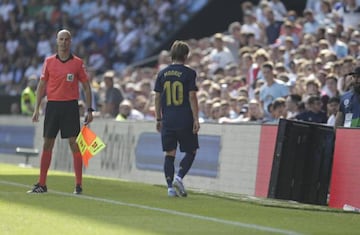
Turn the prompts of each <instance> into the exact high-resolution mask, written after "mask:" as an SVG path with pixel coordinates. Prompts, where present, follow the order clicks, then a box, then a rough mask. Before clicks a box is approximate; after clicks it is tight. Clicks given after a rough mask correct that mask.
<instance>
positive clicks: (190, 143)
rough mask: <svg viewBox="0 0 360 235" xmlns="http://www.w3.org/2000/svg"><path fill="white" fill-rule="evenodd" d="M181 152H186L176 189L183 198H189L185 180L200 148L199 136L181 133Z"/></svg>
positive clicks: (178, 174) (187, 132)
mask: <svg viewBox="0 0 360 235" xmlns="http://www.w3.org/2000/svg"><path fill="white" fill-rule="evenodd" d="M179 144H180V151H181V152H185V155H184V157H183V159H182V160H181V161H180V167H179V171H178V173H177V175H176V177H175V180H174V182H173V185H174V187H175V188H176V189H177V190H178V191H179V194H180V195H181V196H183V197H186V196H187V192H186V189H185V187H184V184H183V178H184V177H185V176H186V174H187V173H188V172H189V170H190V168H191V166H192V164H193V162H194V159H195V156H196V150H197V149H198V148H199V141H198V136H197V134H193V133H192V132H190V131H184V132H180V133H179Z"/></svg>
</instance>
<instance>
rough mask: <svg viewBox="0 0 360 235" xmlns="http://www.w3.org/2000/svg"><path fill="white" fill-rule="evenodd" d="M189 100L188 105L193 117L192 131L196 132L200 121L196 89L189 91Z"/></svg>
mask: <svg viewBox="0 0 360 235" xmlns="http://www.w3.org/2000/svg"><path fill="white" fill-rule="evenodd" d="M189 101H190V107H191V111H192V115H193V119H194V124H193V132H194V133H198V132H199V129H200V123H199V105H198V100H197V96H196V91H190V92H189Z"/></svg>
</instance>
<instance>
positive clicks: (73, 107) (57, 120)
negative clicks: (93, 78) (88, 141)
mask: <svg viewBox="0 0 360 235" xmlns="http://www.w3.org/2000/svg"><path fill="white" fill-rule="evenodd" d="M59 130H60V134H61V138H63V139H64V138H69V137H76V136H77V135H78V134H79V132H80V114H79V106H78V101H77V100H71V101H48V102H47V104H46V109H45V121H44V133H43V136H44V137H47V138H55V137H56V135H57V133H58V132H59Z"/></svg>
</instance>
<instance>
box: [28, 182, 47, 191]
mask: <svg viewBox="0 0 360 235" xmlns="http://www.w3.org/2000/svg"><path fill="white" fill-rule="evenodd" d="M46 192H47V187H46V185H43V186H41V185H40V184H39V183H36V184H34V187H33V188H32V189H31V190H29V191H27V193H46Z"/></svg>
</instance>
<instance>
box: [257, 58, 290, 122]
mask: <svg viewBox="0 0 360 235" xmlns="http://www.w3.org/2000/svg"><path fill="white" fill-rule="evenodd" d="M273 69H274V68H273V65H272V63H270V62H267V63H264V64H263V65H262V67H261V71H262V73H263V75H264V77H265V81H266V83H265V84H264V85H263V86H262V87H261V89H260V101H261V104H262V107H268V106H269V104H271V103H272V102H273V101H274V100H275V99H276V98H278V97H286V96H287V95H288V94H289V88H288V87H287V86H286V85H285V83H284V82H282V81H279V80H276V79H275V77H274V71H273ZM264 113H265V115H266V116H268V117H269V116H270V113H269V112H268V110H264Z"/></svg>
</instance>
